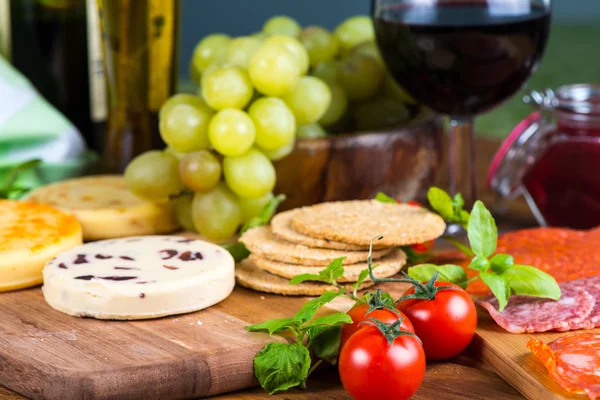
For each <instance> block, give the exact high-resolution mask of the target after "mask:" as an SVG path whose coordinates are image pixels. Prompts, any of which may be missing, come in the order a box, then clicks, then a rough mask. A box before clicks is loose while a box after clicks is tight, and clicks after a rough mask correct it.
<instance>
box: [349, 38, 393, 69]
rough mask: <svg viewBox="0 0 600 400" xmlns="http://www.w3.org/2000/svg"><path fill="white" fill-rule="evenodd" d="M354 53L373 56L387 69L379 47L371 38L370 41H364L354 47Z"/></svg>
mask: <svg viewBox="0 0 600 400" xmlns="http://www.w3.org/2000/svg"><path fill="white" fill-rule="evenodd" d="M352 54H362V55H364V56H369V57H371V58H373V59H374V60H375V61H377V63H378V64H379V65H380V66H381V67H382V68H383V69H385V68H386V67H385V63H384V61H383V58H382V57H381V53H380V52H379V47H377V44H375V42H374V41H372V40H369V41H368V42H364V43H361V44H359V45H358V46H356V47H355V48H353V49H352Z"/></svg>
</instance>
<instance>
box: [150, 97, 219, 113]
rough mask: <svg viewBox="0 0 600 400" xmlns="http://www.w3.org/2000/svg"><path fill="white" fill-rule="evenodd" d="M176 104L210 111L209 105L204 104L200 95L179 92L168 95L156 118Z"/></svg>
mask: <svg viewBox="0 0 600 400" xmlns="http://www.w3.org/2000/svg"><path fill="white" fill-rule="evenodd" d="M176 104H189V105H192V106H196V107H199V108H203V109H206V110H207V111H210V107H209V106H208V104H206V102H205V101H204V100H203V99H202V97H200V96H196V95H193V94H188V93H179V94H176V95H173V96H171V97H169V98H168V99H167V101H165V102H164V103H163V105H162V107H161V108H160V111H159V112H158V118H159V119H160V118H162V116H163V114H165V113H166V112H167V111H168V110H169V109H171V108H173V106H174V105H176Z"/></svg>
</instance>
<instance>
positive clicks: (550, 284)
mask: <svg viewBox="0 0 600 400" xmlns="http://www.w3.org/2000/svg"><path fill="white" fill-rule="evenodd" d="M502 276H503V277H504V278H505V279H506V281H507V282H508V286H509V287H510V289H511V290H512V292H513V293H514V294H516V295H521V296H535V297H544V298H548V299H552V300H558V299H560V286H558V283H556V280H555V279H554V278H553V277H552V275H549V274H547V273H545V272H544V271H541V270H539V269H537V268H534V267H530V266H529V265H513V266H512V267H510V268H509V269H507V270H506V271H504V273H502Z"/></svg>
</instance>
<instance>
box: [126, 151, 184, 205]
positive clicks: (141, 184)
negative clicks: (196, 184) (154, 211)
mask: <svg viewBox="0 0 600 400" xmlns="http://www.w3.org/2000/svg"><path fill="white" fill-rule="evenodd" d="M177 164H178V161H177V158H175V157H174V156H173V155H171V154H169V153H166V152H164V151H158V150H152V151H147V152H145V153H142V154H140V155H139V156H137V157H136V158H134V159H133V160H131V162H130V163H129V165H128V166H127V168H126V169H125V176H124V178H125V183H126V184H127V188H128V189H129V190H130V191H131V192H132V193H133V194H135V195H136V196H138V197H141V198H142V199H146V200H149V201H153V202H156V203H164V202H167V201H169V197H172V196H176V195H178V194H179V193H181V191H182V190H183V184H182V183H181V180H180V179H179V170H178V168H177Z"/></svg>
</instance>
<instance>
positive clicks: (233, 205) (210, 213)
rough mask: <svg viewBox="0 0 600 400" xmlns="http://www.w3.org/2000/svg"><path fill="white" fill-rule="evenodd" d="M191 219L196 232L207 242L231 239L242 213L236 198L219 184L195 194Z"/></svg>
mask: <svg viewBox="0 0 600 400" xmlns="http://www.w3.org/2000/svg"><path fill="white" fill-rule="evenodd" d="M192 219H193V221H194V226H195V227H196V230H197V231H198V232H200V234H202V235H203V236H204V237H206V238H207V239H209V240H217V241H218V240H225V239H229V238H230V237H232V236H233V235H234V234H235V232H236V231H237V229H238V228H239V227H240V225H241V224H242V211H241V209H240V205H239V204H238V202H237V198H236V196H235V195H234V194H233V193H232V192H231V190H229V188H228V187H227V185H225V183H223V182H219V183H218V184H217V186H216V187H215V188H214V189H212V190H210V191H208V192H197V193H195V194H194V199H193V200H192Z"/></svg>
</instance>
